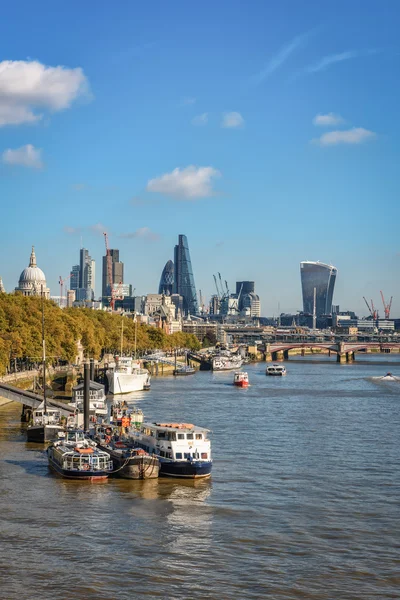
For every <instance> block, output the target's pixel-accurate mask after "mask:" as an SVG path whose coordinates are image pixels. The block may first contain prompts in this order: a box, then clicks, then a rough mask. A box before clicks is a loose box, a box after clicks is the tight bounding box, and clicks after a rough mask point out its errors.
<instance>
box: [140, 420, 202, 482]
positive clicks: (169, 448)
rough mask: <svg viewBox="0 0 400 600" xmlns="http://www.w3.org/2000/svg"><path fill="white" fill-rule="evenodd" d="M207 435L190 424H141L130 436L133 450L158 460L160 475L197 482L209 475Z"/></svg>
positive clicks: (200, 428) (199, 428)
mask: <svg viewBox="0 0 400 600" xmlns="http://www.w3.org/2000/svg"><path fill="white" fill-rule="evenodd" d="M208 433H209V429H205V428H204V427H197V426H196V425H193V424H192V423H142V424H141V426H140V429H139V431H134V430H131V431H130V436H131V437H132V439H133V440H134V443H135V445H136V446H138V447H139V448H143V450H145V451H146V452H149V453H150V454H155V455H156V456H158V459H159V461H160V475H164V476H168V477H182V478H186V479H197V478H204V477H209V476H210V475H211V469H212V459H211V442H210V440H209V438H208Z"/></svg>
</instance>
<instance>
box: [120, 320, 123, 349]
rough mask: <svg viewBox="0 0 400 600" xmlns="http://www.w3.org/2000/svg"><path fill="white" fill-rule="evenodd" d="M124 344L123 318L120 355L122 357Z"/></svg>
mask: <svg viewBox="0 0 400 600" xmlns="http://www.w3.org/2000/svg"><path fill="white" fill-rule="evenodd" d="M123 344H124V318H123V317H122V323H121V353H120V355H121V356H122V347H123Z"/></svg>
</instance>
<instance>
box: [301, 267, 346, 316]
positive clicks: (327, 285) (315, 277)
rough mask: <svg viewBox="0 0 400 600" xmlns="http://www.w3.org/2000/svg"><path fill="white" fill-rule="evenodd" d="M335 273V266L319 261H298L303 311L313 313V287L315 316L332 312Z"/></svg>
mask: <svg viewBox="0 0 400 600" xmlns="http://www.w3.org/2000/svg"><path fill="white" fill-rule="evenodd" d="M336 274H337V269H336V267H334V266H332V265H327V264H325V263H321V262H319V261H317V262H313V261H309V260H305V261H302V262H301V263H300V275H301V289H302V293H303V311H304V312H305V313H308V314H313V309H314V289H315V314H316V316H317V317H319V316H320V315H330V314H331V313H332V299H333V290H334V287H335V281H336Z"/></svg>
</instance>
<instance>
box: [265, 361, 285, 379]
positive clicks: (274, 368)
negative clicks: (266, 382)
mask: <svg viewBox="0 0 400 600" xmlns="http://www.w3.org/2000/svg"><path fill="white" fill-rule="evenodd" d="M266 374H267V375H278V376H279V375H281V376H282V375H286V368H285V367H284V366H283V365H276V364H273V365H268V366H267V371H266Z"/></svg>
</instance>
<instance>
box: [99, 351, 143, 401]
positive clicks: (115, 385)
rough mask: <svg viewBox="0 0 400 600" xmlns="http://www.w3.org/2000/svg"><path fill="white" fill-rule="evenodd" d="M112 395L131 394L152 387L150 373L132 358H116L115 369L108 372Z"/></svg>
mask: <svg viewBox="0 0 400 600" xmlns="http://www.w3.org/2000/svg"><path fill="white" fill-rule="evenodd" d="M106 375H107V379H108V386H109V392H110V394H129V393H130V392H139V391H142V390H144V389H149V387H150V373H149V372H148V370H147V369H143V368H142V366H141V364H140V362H139V361H138V360H134V359H133V358H131V357H130V356H119V357H117V358H116V362H115V367H114V368H113V369H111V368H110V369H107V371H106Z"/></svg>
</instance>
